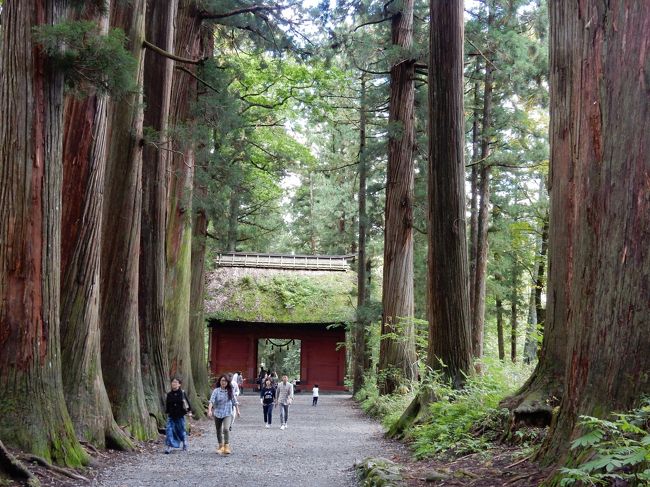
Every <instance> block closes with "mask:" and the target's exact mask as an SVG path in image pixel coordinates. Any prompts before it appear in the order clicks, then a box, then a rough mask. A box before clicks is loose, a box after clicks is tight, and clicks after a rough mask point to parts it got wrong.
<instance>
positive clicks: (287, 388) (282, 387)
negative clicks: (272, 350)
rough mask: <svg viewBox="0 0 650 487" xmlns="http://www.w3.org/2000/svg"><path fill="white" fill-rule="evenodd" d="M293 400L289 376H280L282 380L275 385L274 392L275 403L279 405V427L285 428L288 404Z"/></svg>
mask: <svg viewBox="0 0 650 487" xmlns="http://www.w3.org/2000/svg"><path fill="white" fill-rule="evenodd" d="M292 402H293V384H291V383H290V382H289V377H287V376H286V375H283V376H282V382H280V383H279V384H278V385H277V389H276V393H275V405H276V406H277V405H278V404H279V405H280V407H281V409H280V423H281V424H280V429H281V430H283V429H286V428H287V421H288V420H289V406H290V405H291V403H292Z"/></svg>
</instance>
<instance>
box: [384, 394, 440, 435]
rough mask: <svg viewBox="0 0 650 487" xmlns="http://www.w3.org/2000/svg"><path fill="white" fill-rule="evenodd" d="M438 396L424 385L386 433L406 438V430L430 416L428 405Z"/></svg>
mask: <svg viewBox="0 0 650 487" xmlns="http://www.w3.org/2000/svg"><path fill="white" fill-rule="evenodd" d="M437 400H438V398H437V397H436V395H435V394H434V392H433V390H432V389H431V388H430V387H427V386H426V385H424V384H423V385H422V386H421V387H420V390H419V391H418V394H417V395H416V396H415V397H414V398H413V400H412V401H411V404H409V406H408V407H407V408H406V410H405V411H404V412H403V413H402V416H401V417H400V418H399V421H397V422H396V423H395V424H394V425H393V426H392V427H391V428H390V430H388V432H387V433H386V436H388V437H389V438H404V435H405V432H406V431H408V430H409V429H410V427H411V426H413V425H414V424H421V423H424V422H425V421H426V420H427V418H428V417H429V416H430V414H431V413H430V412H429V407H428V405H429V404H430V403H432V402H434V401H437Z"/></svg>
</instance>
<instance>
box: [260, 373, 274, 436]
mask: <svg viewBox="0 0 650 487" xmlns="http://www.w3.org/2000/svg"><path fill="white" fill-rule="evenodd" d="M260 402H261V403H262V410H263V412H264V426H265V427H266V428H270V427H271V420H272V418H273V403H274V402H275V387H273V382H271V379H270V378H267V379H266V382H265V383H264V386H263V387H262V389H261V390H260Z"/></svg>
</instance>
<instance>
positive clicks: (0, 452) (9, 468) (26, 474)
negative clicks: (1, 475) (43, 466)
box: [0, 441, 41, 487]
mask: <svg viewBox="0 0 650 487" xmlns="http://www.w3.org/2000/svg"><path fill="white" fill-rule="evenodd" d="M0 469H1V470H2V471H4V472H6V473H7V474H8V475H9V476H11V477H12V478H14V479H21V480H26V481H27V485H30V486H32V487H36V486H40V485H41V483H40V481H39V480H38V479H37V478H36V477H35V476H34V474H33V473H32V472H30V471H29V470H28V469H27V467H25V465H23V464H22V463H21V462H20V460H18V459H17V458H16V457H15V456H13V455H12V454H11V453H9V451H8V450H7V449H6V448H5V446H4V445H3V443H2V441H0Z"/></svg>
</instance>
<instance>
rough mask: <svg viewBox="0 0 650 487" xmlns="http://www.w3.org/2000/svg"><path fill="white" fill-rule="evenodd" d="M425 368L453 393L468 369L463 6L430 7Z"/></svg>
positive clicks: (436, 4)
mask: <svg viewBox="0 0 650 487" xmlns="http://www.w3.org/2000/svg"><path fill="white" fill-rule="evenodd" d="M429 5H430V11H431V19H432V20H431V35H430V44H429V46H430V50H431V59H430V61H429V65H430V66H435V68H436V69H435V70H433V69H432V70H429V87H430V90H429V154H430V156H429V207H428V208H429V209H428V220H429V239H428V240H429V269H428V272H429V276H428V285H429V290H428V295H427V297H428V306H427V312H428V319H429V360H428V362H429V365H430V366H431V367H433V368H434V369H438V370H440V371H441V372H442V373H443V375H445V376H446V377H448V378H449V379H450V380H451V382H452V383H453V385H454V386H455V387H462V385H463V384H464V382H465V377H466V375H467V374H469V373H470V368H471V366H472V343H471V337H472V335H471V327H470V310H469V287H468V277H469V271H468V264H467V244H466V240H465V235H466V228H465V224H464V223H463V222H464V220H465V177H464V176H465V165H464V154H463V145H464V133H465V132H464V119H463V1H462V0H456V1H449V2H437V1H435V0H431V1H430V3H429Z"/></svg>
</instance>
